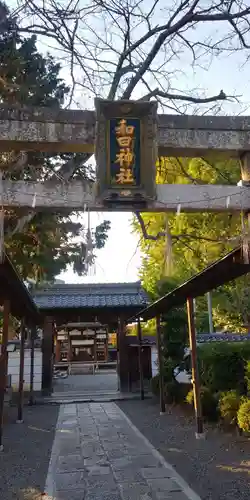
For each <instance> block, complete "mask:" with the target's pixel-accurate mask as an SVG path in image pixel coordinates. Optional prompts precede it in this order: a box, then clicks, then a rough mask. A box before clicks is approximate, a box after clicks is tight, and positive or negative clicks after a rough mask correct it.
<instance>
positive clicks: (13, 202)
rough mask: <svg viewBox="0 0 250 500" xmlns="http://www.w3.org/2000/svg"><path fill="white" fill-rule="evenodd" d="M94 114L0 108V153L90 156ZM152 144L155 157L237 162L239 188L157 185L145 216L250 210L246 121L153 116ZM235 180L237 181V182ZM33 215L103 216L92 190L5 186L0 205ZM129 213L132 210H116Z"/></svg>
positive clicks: (66, 185) (73, 185)
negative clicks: (155, 146) (154, 142)
mask: <svg viewBox="0 0 250 500" xmlns="http://www.w3.org/2000/svg"><path fill="white" fill-rule="evenodd" d="M95 121H96V115H95V112H94V111H78V110H53V109H50V108H33V109H31V108H29V107H16V108H9V107H6V106H4V105H1V106H0V151H5V152H6V151H10V150H19V151H25V150H26V151H27V150H33V151H46V152H53V153H55V152H82V153H89V154H92V153H94V143H95V130H96V127H95ZM157 122H158V123H157V142H158V153H159V155H160V156H172V157H177V156H183V157H187V156H190V157H195V156H196V157H200V156H206V154H208V153H211V152H214V153H215V154H216V155H223V156H224V157H227V158H228V157H231V158H232V157H234V158H238V159H240V160H241V167H242V183H241V185H237V186H226V185H222V186H220V185H190V184H185V185H172V184H171V185H168V184H163V185H158V186H156V196H155V199H152V200H149V201H148V202H147V204H146V205H145V206H144V207H143V211H144V212H146V211H148V212H168V211H175V210H176V209H177V207H178V205H181V209H182V210H183V211H187V212H192V211H199V212H201V211H215V212H223V211H230V212H232V211H248V210H249V209H250V199H249V189H248V183H249V182H250V117H247V116H243V117H232V116H226V117H223V116H202V117H201V116H178V115H158V120H157ZM239 180H240V179H239ZM34 197H35V207H36V210H39V211H42V210H47V209H50V210H57V211H58V210H62V211H63V210H65V209H67V210H72V211H77V210H78V211H81V210H83V207H84V205H87V206H88V209H89V210H90V211H107V210H111V209H112V208H111V207H108V206H106V205H105V204H103V203H102V201H101V200H100V199H98V197H97V196H96V191H95V185H93V186H86V183H84V181H79V180H74V179H73V180H71V181H70V182H63V181H61V180H56V181H55V180H53V181H48V182H46V183H40V182H39V183H37V182H25V181H16V182H12V181H9V180H4V181H3V184H2V204H3V206H4V207H9V208H13V209H14V208H26V209H31V208H32V204H33V200H34ZM116 210H117V211H119V210H123V211H129V212H131V211H133V210H134V206H133V205H131V204H129V203H128V204H127V205H126V206H119V205H117V207H116Z"/></svg>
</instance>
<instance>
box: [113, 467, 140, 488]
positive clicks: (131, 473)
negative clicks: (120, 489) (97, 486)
mask: <svg viewBox="0 0 250 500" xmlns="http://www.w3.org/2000/svg"><path fill="white" fill-rule="evenodd" d="M114 477H115V479H116V480H117V482H118V483H123V482H128V481H131V482H132V483H141V484H145V485H146V484H147V483H146V480H145V479H144V477H143V475H142V474H141V471H140V470H139V468H135V467H133V468H131V467H126V468H125V469H122V470H114Z"/></svg>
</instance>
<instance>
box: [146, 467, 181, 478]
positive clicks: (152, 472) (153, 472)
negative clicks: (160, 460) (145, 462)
mask: <svg viewBox="0 0 250 500" xmlns="http://www.w3.org/2000/svg"><path fill="white" fill-rule="evenodd" d="M141 473H142V476H143V477H144V478H145V479H160V478H172V479H173V476H174V472H173V471H172V470H171V469H167V467H145V468H142V469H141Z"/></svg>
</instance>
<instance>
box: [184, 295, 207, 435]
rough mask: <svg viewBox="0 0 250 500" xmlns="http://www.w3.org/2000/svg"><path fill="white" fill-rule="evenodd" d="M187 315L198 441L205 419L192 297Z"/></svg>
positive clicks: (188, 304) (189, 298) (188, 300)
mask: <svg viewBox="0 0 250 500" xmlns="http://www.w3.org/2000/svg"><path fill="white" fill-rule="evenodd" d="M187 314H188V331H189V344H190V350H191V359H192V384H193V391H194V409H195V418H196V433H195V436H196V439H201V438H203V437H204V432H203V418H202V408H201V398H200V382H199V371H198V362H197V346H196V334H195V322H194V301H193V298H192V297H188V299H187Z"/></svg>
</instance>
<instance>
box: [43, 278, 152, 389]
mask: <svg viewBox="0 0 250 500" xmlns="http://www.w3.org/2000/svg"><path fill="white" fill-rule="evenodd" d="M33 298H34V301H35V303H36V305H37V307H38V308H39V310H40V312H41V313H42V314H43V315H45V317H46V324H45V328H44V336H43V381H42V389H43V393H44V394H50V393H51V392H53V393H54V395H55V397H59V398H60V397H65V395H66V394H67V396H69V397H70V396H71V397H72V395H74V396H75V397H76V396H79V397H80V396H81V397H83V396H86V397H89V396H93V395H95V396H96V395H100V396H101V395H104V394H105V395H107V394H110V395H112V394H113V395H114V394H115V393H117V392H118V391H121V392H123V393H124V392H128V391H129V390H130V381H129V355H128V352H129V342H128V339H127V337H126V328H125V324H126V321H127V320H128V318H129V317H131V316H132V315H133V314H137V313H138V312H139V311H140V310H141V309H142V308H143V307H146V306H147V305H148V303H149V299H148V297H147V295H146V293H145V292H144V290H143V289H142V287H141V285H140V283H139V282H136V283H115V284H109V283H106V284H78V285H70V284H58V285H57V284H56V285H53V286H50V287H47V288H44V289H41V290H39V291H35V292H34V295H33ZM52 338H53V339H54V342H53V341H51V339H52ZM112 339H113V340H112ZM114 339H115V340H116V341H115V342H114Z"/></svg>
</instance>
